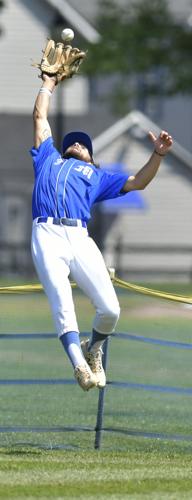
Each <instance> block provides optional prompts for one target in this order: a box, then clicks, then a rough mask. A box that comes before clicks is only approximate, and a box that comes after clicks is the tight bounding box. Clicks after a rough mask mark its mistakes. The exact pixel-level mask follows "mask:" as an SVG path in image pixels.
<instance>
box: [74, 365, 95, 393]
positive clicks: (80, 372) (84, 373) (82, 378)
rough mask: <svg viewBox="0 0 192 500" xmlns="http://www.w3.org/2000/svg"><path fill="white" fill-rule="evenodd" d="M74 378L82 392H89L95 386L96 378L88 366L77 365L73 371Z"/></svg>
mask: <svg viewBox="0 0 192 500" xmlns="http://www.w3.org/2000/svg"><path fill="white" fill-rule="evenodd" d="M74 375H75V378H76V380H77V382H78V384H79V385H80V387H81V388H82V389H83V390H84V391H89V389H91V388H92V387H96V386H97V377H96V376H95V374H94V373H92V371H91V370H90V368H89V365H87V363H86V364H84V365H78V366H76V367H75V370H74Z"/></svg>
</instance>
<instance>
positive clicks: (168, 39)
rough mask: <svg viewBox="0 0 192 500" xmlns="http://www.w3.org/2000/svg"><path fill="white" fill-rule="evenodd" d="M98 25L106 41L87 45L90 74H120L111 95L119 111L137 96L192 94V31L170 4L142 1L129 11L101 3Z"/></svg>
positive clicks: (106, 1) (109, 0)
mask: <svg viewBox="0 0 192 500" xmlns="http://www.w3.org/2000/svg"><path fill="white" fill-rule="evenodd" d="M96 25H97V26H96V27H97V29H98V31H99V32H100V34H101V40H100V42H99V43H97V44H95V45H91V44H90V46H88V58H87V62H86V64H85V71H86V72H87V74H88V75H89V76H90V77H94V78H97V76H98V75H105V76H106V75H114V74H115V75H116V76H118V78H117V83H116V85H115V86H114V89H113V92H112V95H111V97H112V98H113V99H114V101H116V104H117V110H118V111H119V112H120V113H121V112H125V105H127V103H129V101H130V98H131V97H133V96H134V95H136V94H138V93H139V94H142V97H144V96H146V95H152V94H158V93H164V94H166V95H171V94H176V93H179V92H183V93H191V92H192V66H191V64H190V62H191V61H190V58H191V53H192V31H191V30H190V28H189V26H188V25H187V24H185V25H184V24H179V23H178V21H176V19H175V18H174V16H173V14H172V13H171V11H170V9H169V7H168V4H167V1H166V0H153V1H152V2H151V0H138V1H137V2H135V3H130V4H128V5H126V8H125V7H121V8H120V7H119V5H117V4H116V2H115V0H101V1H100V9H99V15H98V18H97V22H96ZM127 77H128V78H129V83H130V82H131V81H132V85H129V86H128V84H127ZM135 82H137V84H136V86H135ZM128 88H129V90H128ZM118 107H119V109H118Z"/></svg>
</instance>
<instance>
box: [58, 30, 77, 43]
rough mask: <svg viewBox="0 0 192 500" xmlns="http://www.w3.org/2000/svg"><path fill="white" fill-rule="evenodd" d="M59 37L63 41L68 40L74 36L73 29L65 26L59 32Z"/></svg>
mask: <svg viewBox="0 0 192 500" xmlns="http://www.w3.org/2000/svg"><path fill="white" fill-rule="evenodd" d="M61 38H62V40H63V41H64V42H70V41H71V40H73V38H74V31H73V30H71V29H70V28H66V29H64V30H63V31H62V32H61Z"/></svg>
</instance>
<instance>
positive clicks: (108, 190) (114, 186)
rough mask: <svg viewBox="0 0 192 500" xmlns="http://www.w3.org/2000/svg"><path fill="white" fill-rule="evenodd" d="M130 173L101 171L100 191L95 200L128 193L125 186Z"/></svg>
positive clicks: (108, 198)
mask: <svg viewBox="0 0 192 500" xmlns="http://www.w3.org/2000/svg"><path fill="white" fill-rule="evenodd" d="M128 177H129V176H128V174H123V173H119V172H118V173H108V172H101V179H100V183H99V189H98V193H97V196H96V199H95V202H99V201H104V200H110V199H112V198H117V197H118V196H123V195H125V194H127V193H126V192H123V191H122V189H123V186H124V184H125V183H126V181H127V179H128Z"/></svg>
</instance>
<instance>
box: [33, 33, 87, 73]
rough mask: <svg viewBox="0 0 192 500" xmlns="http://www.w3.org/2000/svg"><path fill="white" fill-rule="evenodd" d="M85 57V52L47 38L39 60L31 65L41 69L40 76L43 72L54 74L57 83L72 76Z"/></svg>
mask: <svg viewBox="0 0 192 500" xmlns="http://www.w3.org/2000/svg"><path fill="white" fill-rule="evenodd" d="M85 57H86V53H85V52H83V51H82V50H79V49H77V48H73V47H71V45H64V44H63V43H55V42H54V40H48V42H47V44H46V47H45V49H44V51H43V57H42V59H41V62H40V63H34V64H33V66H36V67H37V68H39V69H40V70H41V76H42V74H43V73H46V74H47V75H49V76H55V77H56V79H57V83H59V82H61V81H62V80H64V79H65V78H72V76H73V75H74V74H75V73H77V72H78V70H79V66H80V64H81V63H82V61H83V59H84V58H85Z"/></svg>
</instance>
